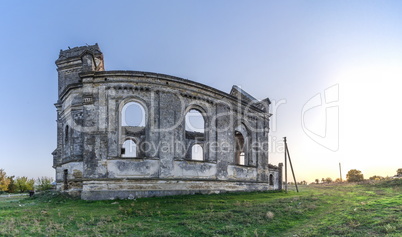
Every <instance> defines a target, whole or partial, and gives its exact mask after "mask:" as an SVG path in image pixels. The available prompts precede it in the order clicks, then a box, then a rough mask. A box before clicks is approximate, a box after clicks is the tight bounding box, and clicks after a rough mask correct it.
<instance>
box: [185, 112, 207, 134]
mask: <svg viewBox="0 0 402 237" xmlns="http://www.w3.org/2000/svg"><path fill="white" fill-rule="evenodd" d="M185 129H186V131H189V132H195V133H200V134H204V131H205V121H204V116H202V113H201V112H200V111H199V110H197V109H191V110H189V111H188V112H187V113H186V117H185Z"/></svg>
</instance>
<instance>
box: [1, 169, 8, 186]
mask: <svg viewBox="0 0 402 237" xmlns="http://www.w3.org/2000/svg"><path fill="white" fill-rule="evenodd" d="M6 175H7V173H6V172H5V171H4V169H0V192H1V191H3V192H5V191H7V190H8V185H9V184H10V180H9V179H8V178H7V176H6Z"/></svg>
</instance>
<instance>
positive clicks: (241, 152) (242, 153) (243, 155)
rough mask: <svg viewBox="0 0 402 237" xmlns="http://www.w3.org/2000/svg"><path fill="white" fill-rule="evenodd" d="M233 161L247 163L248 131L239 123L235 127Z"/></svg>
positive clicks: (239, 163) (240, 163)
mask: <svg viewBox="0 0 402 237" xmlns="http://www.w3.org/2000/svg"><path fill="white" fill-rule="evenodd" d="M234 140H235V163H236V164H238V165H249V162H248V146H249V132H248V130H247V128H246V126H244V124H240V125H239V126H237V127H236V128H235V139H234Z"/></svg>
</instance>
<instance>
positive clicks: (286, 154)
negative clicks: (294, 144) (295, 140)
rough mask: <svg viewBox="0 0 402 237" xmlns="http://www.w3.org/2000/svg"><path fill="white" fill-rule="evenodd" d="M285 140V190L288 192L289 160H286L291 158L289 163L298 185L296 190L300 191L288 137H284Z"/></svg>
mask: <svg viewBox="0 0 402 237" xmlns="http://www.w3.org/2000/svg"><path fill="white" fill-rule="evenodd" d="M283 141H284V142H285V182H286V184H285V190H286V192H287V191H288V182H287V181H288V176H287V175H288V174H287V162H286V160H287V159H289V164H290V169H291V170H292V175H293V181H294V182H295V186H296V191H297V192H299V188H298V187H297V181H296V176H295V172H294V170H293V165H292V160H291V159H290V154H289V148H288V144H287V142H286V137H284V138H283Z"/></svg>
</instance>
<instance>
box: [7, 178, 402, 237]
mask: <svg viewBox="0 0 402 237" xmlns="http://www.w3.org/2000/svg"><path fill="white" fill-rule="evenodd" d="M401 213H402V180H392V181H387V182H381V183H374V184H342V185H314V186H303V187H301V192H300V193H296V192H294V191H290V192H288V193H284V192H258V193H257V192H256V193H232V194H220V195H192V196H191V195H190V196H171V197H159V198H142V199H137V200H114V201H110V200H109V201H83V200H77V199H73V198H69V197H67V196H63V195H60V194H51V193H46V194H42V195H37V196H36V197H35V198H27V197H7V196H0V236H359V237H360V236H402V215H401Z"/></svg>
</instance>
